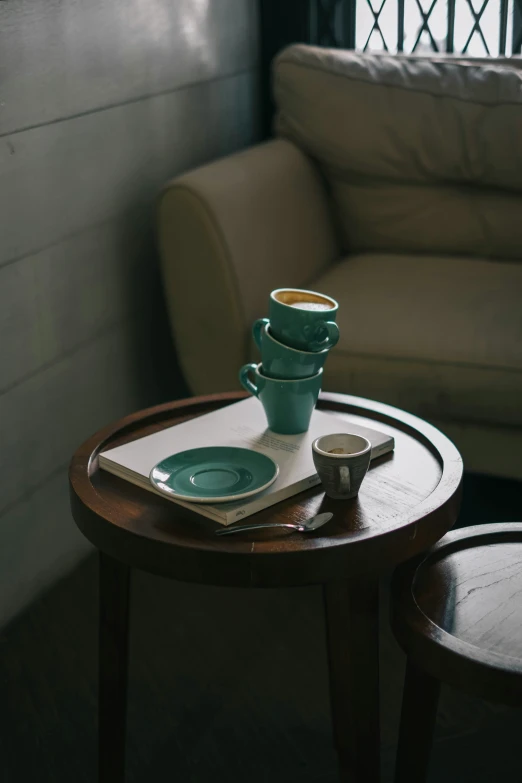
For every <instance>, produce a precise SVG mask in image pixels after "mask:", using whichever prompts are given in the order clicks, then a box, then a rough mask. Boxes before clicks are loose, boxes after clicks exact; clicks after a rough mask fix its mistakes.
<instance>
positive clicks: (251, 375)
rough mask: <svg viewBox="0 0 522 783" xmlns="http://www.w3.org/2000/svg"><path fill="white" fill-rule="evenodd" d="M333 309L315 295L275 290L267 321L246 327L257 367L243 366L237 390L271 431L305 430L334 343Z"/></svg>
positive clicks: (332, 301) (336, 335)
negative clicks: (251, 398)
mask: <svg viewBox="0 0 522 783" xmlns="http://www.w3.org/2000/svg"><path fill="white" fill-rule="evenodd" d="M338 309H339V305H338V304H337V302H336V301H335V299H331V298H330V297H329V296H325V295H324V294H319V293H316V292H315V291H303V290H301V289H298V288H278V289H277V290H275V291H272V293H271V294H270V306H269V318H259V319H258V320H257V321H256V322H255V323H254V325H253V327H252V332H253V335H254V340H255V343H256V345H257V347H258V348H259V350H260V352H261V362H260V363H259V364H254V363H252V364H245V365H244V366H243V367H242V368H241V370H240V372H239V380H240V381H241V384H242V386H243V387H244V388H245V389H246V390H247V391H249V392H250V393H251V394H253V395H255V396H256V397H258V398H259V400H260V401H261V403H262V405H263V407H264V409H265V413H266V417H267V420H268V426H269V428H270V429H271V430H272V431H273V432H280V433H284V434H294V433H299V432H306V430H307V429H308V427H309V425H310V418H311V416H312V412H313V410H314V408H315V405H316V402H317V398H318V396H319V392H320V391H321V384H322V379H323V366H324V363H325V361H326V357H327V356H328V353H329V351H330V349H331V348H333V347H334V345H335V344H336V343H337V341H338V339H339V327H338V326H337V324H336V323H335V318H336V316H337V310H338Z"/></svg>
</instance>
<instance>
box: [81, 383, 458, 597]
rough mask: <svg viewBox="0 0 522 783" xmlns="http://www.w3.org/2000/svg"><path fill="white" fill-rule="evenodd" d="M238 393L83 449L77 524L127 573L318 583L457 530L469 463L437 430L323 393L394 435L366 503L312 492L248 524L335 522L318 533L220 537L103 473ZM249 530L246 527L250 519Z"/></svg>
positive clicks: (412, 551)
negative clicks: (146, 441) (326, 516)
mask: <svg viewBox="0 0 522 783" xmlns="http://www.w3.org/2000/svg"><path fill="white" fill-rule="evenodd" d="M245 396H246V395H245V394H244V393H243V392H231V393H227V394H217V395H211V396H207V397H195V398H192V399H188V400H179V401H176V402H172V403H167V404H165V405H160V406H157V407H155V408H150V409H148V410H145V411H140V412H138V413H135V414H132V415H130V416H127V417H126V418H124V419H121V420H120V421H118V422H116V423H114V424H112V425H110V426H108V427H106V428H105V429H103V430H101V431H100V432H98V433H97V434H96V435H94V436H93V437H92V438H90V439H89V440H88V441H86V442H85V443H84V444H83V445H82V446H81V447H80V448H79V449H78V451H77V452H76V454H75V455H74V457H73V459H72V461H71V465H70V471H69V479H70V487H71V506H72V512H73V516H74V519H75V521H76V524H77V525H78V527H79V528H80V530H81V531H82V532H83V534H84V535H85V536H86V538H88V539H89V541H91V542H92V543H93V544H94V545H95V546H96V547H97V548H98V549H100V550H101V551H102V552H104V553H106V554H108V555H110V556H112V557H114V558H115V559H117V560H120V561H122V562H124V563H126V564H128V565H130V566H132V567H135V568H140V569H143V570H145V571H149V572H151V573H155V574H160V575H163V576H168V577H170V578H173V579H178V580H182V581H187V582H199V583H204V584H214V585H230V586H243V587H277V586H291V585H304V584H317V583H324V582H330V581H334V580H338V579H347V578H350V577H352V576H353V577H360V576H362V575H365V574H375V573H376V572H378V571H381V570H384V569H387V568H390V567H392V566H394V565H396V564H397V563H400V562H402V561H404V560H406V559H408V558H410V557H413V556H414V555H416V554H418V553H419V552H422V551H424V550H426V549H427V548H428V547H430V546H431V545H432V544H434V543H435V542H436V541H438V540H439V539H440V538H441V537H442V536H443V535H444V534H445V533H446V532H447V531H448V530H449V529H450V527H451V526H452V525H453V524H454V522H455V520H456V518H457V513H458V509H459V503H460V488H461V481H462V460H461V457H460V455H459V453H458V451H457V449H456V448H455V446H454V445H453V443H452V442H451V441H450V440H449V439H448V438H446V436H445V435H443V434H442V433H441V432H440V431H439V430H437V429H436V428H435V427H432V426H431V425H430V424H428V423H427V422H425V421H423V420H422V419H419V418H417V417H416V416H412V415H411V414H408V413H405V412H404V411H401V410H398V409H397V408H393V407H391V406H389V405H384V404H382V403H377V402H373V401H371V400H365V399H362V398H359V397H351V396H348V395H343V394H328V393H323V394H322V395H321V397H320V399H319V402H318V408H319V409H321V410H325V411H334V412H335V413H336V414H337V415H340V416H341V417H342V416H343V415H346V421H347V424H346V430H347V431H349V421H350V420H351V421H357V423H359V424H361V425H364V426H369V427H373V428H375V429H379V430H381V431H383V432H386V433H389V434H390V435H392V436H393V437H394V438H395V450H394V452H393V453H391V454H387V455H384V456H383V457H380V458H378V459H376V460H374V461H373V462H372V464H371V467H370V470H369V471H368V474H367V476H366V478H365V480H364V482H363V484H362V487H361V490H360V492H359V496H358V497H357V498H355V499H353V500H346V501H343V500H330V499H329V498H327V497H326V496H325V494H324V492H323V491H322V488H321V486H318V487H313V488H311V489H309V490H307V491H305V492H302V493H300V494H298V495H295V496H294V497H292V498H289V499H288V500H285V501H282V502H281V503H278V504H276V505H275V506H272V507H271V508H268V509H266V510H264V511H261V512H259V513H257V514H255V515H253V516H251V517H249V518H248V519H249V520H251V521H252V522H261V521H268V520H273V521H286V522H288V521H292V522H297V521H300V520H304V519H306V518H308V517H309V516H312V515H314V514H317V513H319V512H321V511H332V512H333V514H334V516H333V519H332V520H331V521H330V522H329V523H328V524H327V525H325V527H323V528H322V529H320V530H317V531H316V533H312V534H306V535H303V534H301V533H292V532H289V531H288V530H259V531H255V532H254V531H252V532H249V533H244V534H243V533H239V534H237V536H221V537H219V536H216V535H214V532H215V530H216V529H219V528H220V525H219V524H218V523H216V522H212V521H211V520H209V519H207V518H206V517H202V516H201V515H199V514H197V513H196V512H194V511H191V510H189V509H186V508H184V507H182V506H179V505H177V504H175V503H172V502H171V501H169V500H167V499H165V498H162V497H160V496H159V495H156V494H154V493H152V492H147V491H146V490H144V489H141V488H139V487H136V486H134V485H133V484H131V483H129V482H127V481H124V480H123V479H120V478H117V477H116V476H113V475H111V474H109V473H107V472H106V471H103V470H100V469H99V467H98V458H97V457H98V454H99V453H100V452H102V451H104V450H106V449H108V448H112V447H114V446H117V445H121V444H122V443H125V442H127V441H130V440H134V439H136V438H139V437H142V436H143V435H148V434H150V433H152V432H154V431H156V430H158V429H161V428H164V427H170V426H172V425H174V424H177V423H179V422H182V421H186V420H187V419H190V418H192V417H194V416H198V415H201V414H203V413H208V412H209V411H212V410H214V409H216V408H219V407H221V406H224V405H228V404H230V403H233V402H236V401H238V400H240V399H243V398H244V397H245ZM243 522H244V520H243Z"/></svg>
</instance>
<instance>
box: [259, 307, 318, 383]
mask: <svg viewBox="0 0 522 783" xmlns="http://www.w3.org/2000/svg"><path fill="white" fill-rule="evenodd" d="M265 320H268V319H265V318H262V319H260V321H258V322H256V323H255V324H254V328H253V335H254V341H255V343H256V345H257V347H258V348H259V350H260V351H261V364H262V365H263V374H264V375H268V376H269V377H270V378H282V379H294V378H310V377H311V376H312V375H317V373H318V372H319V370H321V369H322V367H323V365H324V363H325V361H326V357H327V356H328V351H329V349H328V348H325V349H324V350H323V351H316V352H315V353H314V352H313V351H298V350H297V348H290V346H288V345H284V344H283V343H280V342H279V341H278V340H276V339H275V337H274V336H273V335H272V334H271V332H270V327H269V324H267V323H263V322H264V321H265ZM260 322H261V323H260ZM258 324H259V325H258Z"/></svg>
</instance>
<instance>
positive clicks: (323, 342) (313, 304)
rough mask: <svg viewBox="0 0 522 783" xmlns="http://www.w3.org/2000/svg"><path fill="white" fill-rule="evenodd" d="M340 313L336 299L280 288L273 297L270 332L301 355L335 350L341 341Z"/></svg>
mask: <svg viewBox="0 0 522 783" xmlns="http://www.w3.org/2000/svg"><path fill="white" fill-rule="evenodd" d="M338 309H339V305H338V304H337V302H336V301H335V299H332V298H331V297H329V296H325V295H324V294H318V293H316V292H315V291H305V290H303V289H299V288H277V289H276V290H275V291H272V293H271V294H270V306H269V312H268V316H269V319H270V331H271V333H272V335H273V336H274V337H275V339H276V340H279V342H281V343H284V344H285V345H289V346H290V347H291V348H297V349H298V350H299V351H323V350H324V349H325V348H333V347H334V345H336V343H337V341H338V340H339V327H338V326H337V324H336V323H335V319H336V317H337V311H338Z"/></svg>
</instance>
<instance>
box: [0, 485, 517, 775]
mask: <svg viewBox="0 0 522 783" xmlns="http://www.w3.org/2000/svg"><path fill="white" fill-rule="evenodd" d="M515 519H519V520H522V491H521V485H520V484H518V485H517V484H515V483H513V482H507V481H500V480H493V479H478V478H477V477H467V478H466V481H465V492H464V504H463V512H462V516H461V521H460V524H473V523H475V522H488V521H493V520H498V521H513V520H515ZM132 589H133V600H132V612H131V671H130V679H131V686H130V704H129V726H128V738H129V747H128V757H127V758H128V780H129V782H130V783H138V781H139V782H141V781H147V783H155V782H156V781H157V782H159V781H161V782H163V781H180V783H206V782H207V781H208V783H210V781H212V782H213V783H214V781H216V780H219V781H220V780H227V781H228V783H247V782H248V783H262V782H264V781H270V783H283V782H284V783H293V781H299V782H300V783H312V782H313V783H319V782H321V783H334V781H337V775H336V763H335V756H334V752H333V749H332V744H331V737H330V723H329V713H328V691H327V676H326V655H325V648H324V638H323V618H322V611H321V596H320V592H319V590H318V589H317V588H305V589H294V590H286V591H279V590H269V591H261V590H259V591H254V590H252V591H247V590H243V591H239V590H238V591H236V590H227V589H222V588H219V589H218V588H208V587H199V586H194V585H184V584H178V583H174V582H167V581H165V580H161V579H158V578H154V577H150V576H148V575H146V574H142V573H136V574H135V575H134V580H133V586H132ZM385 600H386V589H385V588H384V589H383V602H385ZM96 620H97V612H96V560H95V558H94V557H91V558H89V559H88V560H87V561H86V562H85V563H83V564H82V565H81V566H80V567H79V568H78V569H77V570H76V571H75V572H74V573H73V574H71V575H70V576H69V577H67V579H65V580H63V581H62V582H61V583H59V584H57V585H56V586H55V587H54V588H53V589H52V590H51V591H49V592H48V593H47V594H46V595H45V596H43V597H42V598H41V599H40V600H39V601H38V602H37V603H35V604H34V605H33V606H31V607H30V608H29V609H28V610H27V611H26V612H25V613H24V614H23V615H22V616H20V617H19V618H17V619H16V620H15V621H14V622H13V623H12V624H11V625H10V626H9V627H8V628H7V629H6V630H5V631H4V632H3V634H2V636H1V638H0V716H1V717H0V721H1V723H0V781H2V783H18V781H22V782H24V783H25V781H38V783H82V782H83V781H89V783H92V782H94V781H95V767H96V744H95V710H96V663H95V661H96ZM386 620H387V618H386V610H384V611H383V627H384V633H383V644H382V653H381V655H382V669H383V686H382V691H383V756H384V759H383V763H384V769H385V774H384V780H385V781H389V780H390V771H391V769H392V764H393V755H394V743H395V736H396V726H397V715H398V707H399V698H400V691H401V684H402V683H401V678H402V667H403V658H402V654H401V652H400V651H399V650H398V648H397V646H396V645H395V642H394V640H393V639H392V638H391V636H390V634H389V632H388V631H387V628H386ZM439 719H440V720H439V728H438V739H437V743H436V746H435V749H434V753H433V761H432V774H431V777H430V783H435V781H440V782H441V783H442V782H443V783H453V782H454V781H455V783H457V781H458V783H468V782H469V783H511V781H513V783H518V782H519V781H521V780H522V764H521V762H520V752H519V743H520V736H521V735H522V714H521V713H518V712H516V711H514V710H507V709H504V708H493V707H491V706H489V705H487V704H485V703H483V702H478V701H474V700H471V699H469V698H466V697H463V696H461V695H459V694H457V693H455V692H452V691H449V690H446V691H445V692H444V694H443V699H442V704H441V709H440V712H439Z"/></svg>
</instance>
